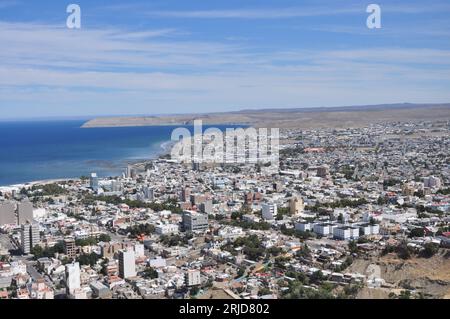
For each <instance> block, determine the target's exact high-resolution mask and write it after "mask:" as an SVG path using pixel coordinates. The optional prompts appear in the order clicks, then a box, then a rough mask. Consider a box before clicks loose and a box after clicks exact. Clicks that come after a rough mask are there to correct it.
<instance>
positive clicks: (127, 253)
mask: <svg viewBox="0 0 450 319" xmlns="http://www.w3.org/2000/svg"><path fill="white" fill-rule="evenodd" d="M119 276H120V277H121V278H123V279H127V278H130V277H135V276H136V261H135V254H134V250H133V249H124V250H121V251H120V252H119Z"/></svg>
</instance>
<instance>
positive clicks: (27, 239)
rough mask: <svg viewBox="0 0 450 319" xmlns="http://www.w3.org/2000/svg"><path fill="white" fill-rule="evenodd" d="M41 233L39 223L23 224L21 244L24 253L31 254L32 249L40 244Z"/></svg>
mask: <svg viewBox="0 0 450 319" xmlns="http://www.w3.org/2000/svg"><path fill="white" fill-rule="evenodd" d="M39 241H40V234H39V224H36V223H34V224H30V223H26V224H22V230H21V244H22V252H23V253H24V254H29V253H30V252H31V249H32V248H33V247H34V246H36V245H37V244H39Z"/></svg>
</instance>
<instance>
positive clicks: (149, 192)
mask: <svg viewBox="0 0 450 319" xmlns="http://www.w3.org/2000/svg"><path fill="white" fill-rule="evenodd" d="M143 192H144V199H146V200H150V201H152V200H153V199H154V196H153V188H151V187H150V186H145V187H144V188H143Z"/></svg>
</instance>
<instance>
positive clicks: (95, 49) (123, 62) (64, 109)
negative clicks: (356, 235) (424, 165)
mask: <svg viewBox="0 0 450 319" xmlns="http://www.w3.org/2000/svg"><path fill="white" fill-rule="evenodd" d="M0 30H2V31H1V32H0V43H2V44H5V45H4V46H3V47H2V50H1V51H0V60H1V61H2V63H1V65H0V93H1V94H0V110H2V112H1V113H3V114H6V113H7V114H13V113H14V112H16V113H17V114H21V113H24V112H25V113H26V114H30V113H33V112H34V113H36V114H40V115H55V113H56V114H59V112H61V113H63V114H64V115H75V114H123V113H126V112H129V113H141V114H142V113H179V112H195V111H197V112H202V111H223V110H227V109H230V108H234V109H239V108H249V107H301V106H324V105H325V106H335V105H349V104H372V103H374V104H376V103H387V102H404V101H411V102H443V101H446V100H447V101H448V100H450V92H449V91H448V89H446V88H448V86H449V83H450V62H449V61H450V51H448V50H432V49H400V48H383V47H380V48H377V49H372V50H369V49H352V50H349V49H342V50H331V51H323V50H321V51H311V50H292V51H280V50H267V49H266V50H265V51H256V50H255V48H247V47H245V46H243V45H242V44H240V45H237V44H235V43H234V42H232V43H226V44H223V43H216V42H207V41H187V40H186V36H185V35H184V34H183V33H181V32H179V31H178V30H173V29H161V30H143V31H132V32H131V31H126V30H119V29H113V28H110V29H102V30H99V29H81V30H76V31H74V30H68V29H65V28H60V27H56V26H53V25H39V24H23V23H0ZM12 106H13V107H12ZM55 108H58V109H55ZM5 110H8V111H7V112H4V111H5ZM45 113H48V114H45Z"/></svg>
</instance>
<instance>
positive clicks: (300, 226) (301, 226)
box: [295, 222, 313, 232]
mask: <svg viewBox="0 0 450 319" xmlns="http://www.w3.org/2000/svg"><path fill="white" fill-rule="evenodd" d="M295 230H299V231H303V232H305V231H312V230H313V224H312V223H308V222H298V223H295Z"/></svg>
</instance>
